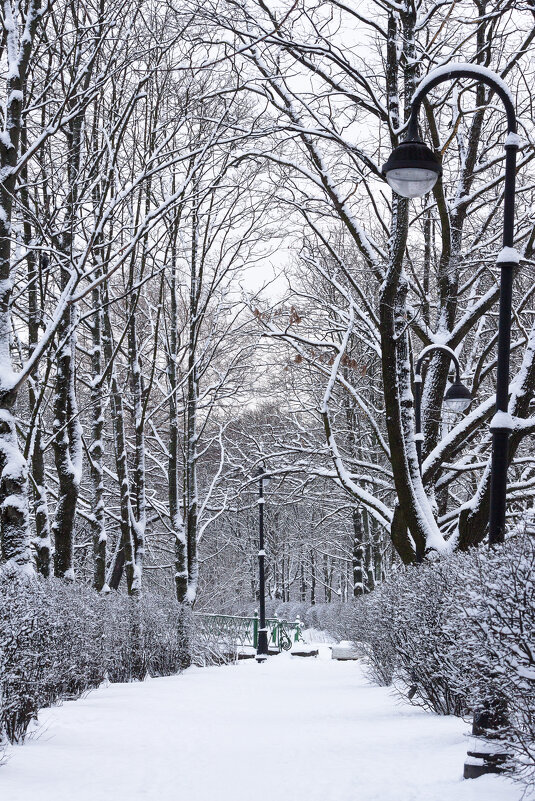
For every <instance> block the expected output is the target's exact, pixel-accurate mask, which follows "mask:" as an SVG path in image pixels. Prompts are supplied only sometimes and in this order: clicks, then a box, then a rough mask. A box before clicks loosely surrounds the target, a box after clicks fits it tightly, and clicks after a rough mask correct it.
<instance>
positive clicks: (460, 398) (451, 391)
mask: <svg viewBox="0 0 535 801" xmlns="http://www.w3.org/2000/svg"><path fill="white" fill-rule="evenodd" d="M444 403H445V404H446V406H447V407H448V409H451V411H452V412H464V410H465V409H468V407H469V406H470V404H471V403H472V395H471V394H470V390H469V389H468V387H465V385H464V384H462V383H461V381H459V380H456V381H454V382H453V384H451V386H449V387H448V390H447V392H446V394H445V395H444Z"/></svg>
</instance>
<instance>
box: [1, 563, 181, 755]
mask: <svg viewBox="0 0 535 801" xmlns="http://www.w3.org/2000/svg"><path fill="white" fill-rule="evenodd" d="M191 641H192V622H191V612H189V611H187V610H186V609H184V608H183V607H182V606H180V605H179V604H178V603H176V602H175V601H172V600H169V599H166V598H160V597H155V596H150V595H147V596H145V597H144V598H143V599H141V600H133V599H131V598H129V597H127V596H123V595H119V594H117V593H111V594H109V595H98V594H97V593H95V592H94V591H93V590H91V589H89V588H85V587H81V586H73V585H72V584H66V583H64V582H61V581H58V580H54V579H53V580H49V581H45V580H37V579H31V578H26V577H24V576H20V575H7V574H6V572H5V571H3V572H0V743H1V742H2V740H3V741H4V742H5V741H6V740H9V741H10V742H21V741H23V740H24V737H25V735H26V731H27V729H28V726H29V724H30V722H31V721H32V720H33V719H35V718H36V717H37V713H38V711H39V709H41V708H42V707H45V706H50V705H51V704H54V703H57V702H58V701H60V700H63V699H71V698H77V697H79V696H80V695H81V694H82V693H84V692H86V691H88V690H90V689H92V688H94V687H97V686H98V685H99V684H100V683H101V682H103V681H105V680H109V681H111V682H126V681H131V680H133V679H139V678H143V677H144V676H145V675H146V674H147V673H148V674H149V675H151V676H163V675H170V674H173V673H177V672H179V671H180V670H182V669H183V668H184V667H187V665H188V664H189V663H190V652H191Z"/></svg>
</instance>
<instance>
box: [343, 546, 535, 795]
mask: <svg viewBox="0 0 535 801" xmlns="http://www.w3.org/2000/svg"><path fill="white" fill-rule="evenodd" d="M349 616H350V621H349V625H348V611H347V609H346V612H345V621H344V626H346V627H347V626H348V627H349V634H348V638H349V639H351V640H354V641H364V642H367V643H368V644H369V646H370V651H369V656H368V662H369V672H370V675H371V678H372V679H373V680H374V681H376V682H377V683H379V684H388V683H390V682H392V681H393V683H394V686H395V687H396V688H397V690H398V691H399V692H401V693H402V694H403V695H404V696H405V697H409V698H410V700H411V702H412V703H413V704H416V705H419V706H423V707H424V708H427V709H431V710H433V711H435V712H437V713H439V714H455V715H469V714H472V713H475V712H480V711H484V710H496V709H500V708H501V709H504V710H506V715H505V723H504V724H503V728H502V731H501V732H500V735H501V737H502V739H504V740H505V741H506V742H507V743H508V746H509V751H510V752H511V753H512V754H513V755H514V756H515V762H514V767H515V770H516V772H517V775H520V776H521V777H524V778H525V779H526V780H527V781H528V782H529V781H532V780H533V776H534V775H535V539H534V538H533V537H530V536H529V535H525V536H518V537H515V538H514V539H512V540H510V541H509V542H508V543H507V544H506V545H504V546H501V547H499V548H495V549H493V550H492V551H489V550H487V549H479V550H476V549H473V550H471V551H470V552H468V553H464V554H461V553H457V554H453V555H452V556H450V557H449V558H447V559H441V560H438V561H437V562H435V563H432V564H427V565H422V566H419V567H418V566H411V567H407V568H402V569H399V570H398V571H396V572H394V573H393V574H392V575H391V576H390V578H389V579H388V581H386V582H384V583H383V584H382V585H381V586H380V587H378V588H377V589H376V590H375V591H374V592H372V593H370V594H369V595H366V596H363V597H362V598H361V599H360V600H358V601H357V602H356V603H353V604H351V606H350V612H349Z"/></svg>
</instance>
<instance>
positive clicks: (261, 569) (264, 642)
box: [255, 467, 269, 662]
mask: <svg viewBox="0 0 535 801" xmlns="http://www.w3.org/2000/svg"><path fill="white" fill-rule="evenodd" d="M255 475H256V478H258V535H259V538H258V594H259V607H260V627H259V629H258V645H257V649H256V661H257V662H265V661H266V659H267V658H268V636H267V627H266V577H265V564H264V560H265V558H266V552H265V550H264V502H265V499H264V481H269V478H268V477H267V476H266V471H265V469H264V468H263V467H259V468H258V470H257V472H256V474H255Z"/></svg>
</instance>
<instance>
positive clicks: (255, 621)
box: [253, 609, 258, 648]
mask: <svg viewBox="0 0 535 801" xmlns="http://www.w3.org/2000/svg"><path fill="white" fill-rule="evenodd" d="M253 646H254V648H258V610H257V609H255V611H254V618H253Z"/></svg>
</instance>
